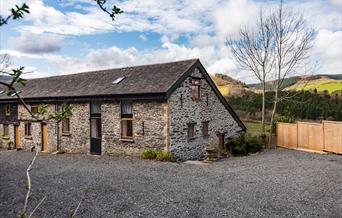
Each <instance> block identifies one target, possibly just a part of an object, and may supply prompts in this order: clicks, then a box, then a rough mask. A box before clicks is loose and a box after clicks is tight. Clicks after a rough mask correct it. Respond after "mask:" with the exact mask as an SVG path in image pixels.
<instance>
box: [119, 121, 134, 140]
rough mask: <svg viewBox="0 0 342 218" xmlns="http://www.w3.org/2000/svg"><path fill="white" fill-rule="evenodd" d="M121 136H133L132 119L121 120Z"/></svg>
mask: <svg viewBox="0 0 342 218" xmlns="http://www.w3.org/2000/svg"><path fill="white" fill-rule="evenodd" d="M121 136H122V137H133V121H132V120H122V121H121Z"/></svg>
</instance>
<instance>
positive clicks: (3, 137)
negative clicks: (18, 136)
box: [2, 136, 10, 140]
mask: <svg viewBox="0 0 342 218" xmlns="http://www.w3.org/2000/svg"><path fill="white" fill-rule="evenodd" d="M2 139H6V140H8V139H10V137H9V136H2Z"/></svg>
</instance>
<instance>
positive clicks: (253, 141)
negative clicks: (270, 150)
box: [247, 135, 264, 153]
mask: <svg viewBox="0 0 342 218" xmlns="http://www.w3.org/2000/svg"><path fill="white" fill-rule="evenodd" d="M263 149H264V142H263V140H262V138H261V137H257V136H253V137H252V136H249V135H248V136H247V152H248V153H256V152H259V151H262V150H263Z"/></svg>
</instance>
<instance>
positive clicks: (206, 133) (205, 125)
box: [202, 121, 209, 137]
mask: <svg viewBox="0 0 342 218" xmlns="http://www.w3.org/2000/svg"><path fill="white" fill-rule="evenodd" d="M202 134H203V136H204V137H208V136H209V121H205V122H202Z"/></svg>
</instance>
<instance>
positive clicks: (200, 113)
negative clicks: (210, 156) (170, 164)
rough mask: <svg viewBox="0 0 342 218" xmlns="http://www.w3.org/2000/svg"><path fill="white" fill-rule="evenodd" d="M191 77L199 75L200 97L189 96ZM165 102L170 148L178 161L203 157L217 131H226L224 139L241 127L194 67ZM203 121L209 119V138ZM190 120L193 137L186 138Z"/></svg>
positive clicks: (215, 142)
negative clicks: (203, 126) (193, 132)
mask: <svg viewBox="0 0 342 218" xmlns="http://www.w3.org/2000/svg"><path fill="white" fill-rule="evenodd" d="M191 77H197V78H201V82H200V90H201V91H200V100H193V99H192V96H191ZM207 99H208V102H207ZM168 102H169V108H170V112H169V113H170V114H169V116H170V119H169V120H170V131H169V137H170V141H169V150H170V152H171V153H172V154H173V155H174V156H175V157H176V158H177V159H179V160H185V159H202V158H204V156H205V148H206V146H207V145H208V144H209V143H211V144H215V145H217V144H218V136H217V134H219V133H225V138H229V137H233V136H235V135H237V134H238V132H240V131H241V130H242V129H241V127H240V126H239V125H238V123H237V122H236V121H235V120H234V118H233V117H232V115H231V114H230V113H229V111H228V110H227V109H226V108H225V106H224V105H223V104H222V102H221V101H220V99H219V98H218V97H217V95H216V94H215V92H214V91H213V89H212V87H211V86H210V85H209V83H208V82H207V80H206V79H205V78H204V76H203V75H202V73H201V72H200V70H199V69H197V68H196V69H195V70H194V71H193V72H192V73H191V76H189V77H187V78H186V79H185V81H184V82H183V83H182V84H181V85H180V86H179V87H178V88H177V89H176V90H175V91H174V92H173V93H172V94H171V96H170V98H169V100H168ZM202 122H209V136H208V137H206V136H203V134H202ZM191 123H193V124H195V136H194V137H193V138H192V139H188V124H191Z"/></svg>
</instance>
